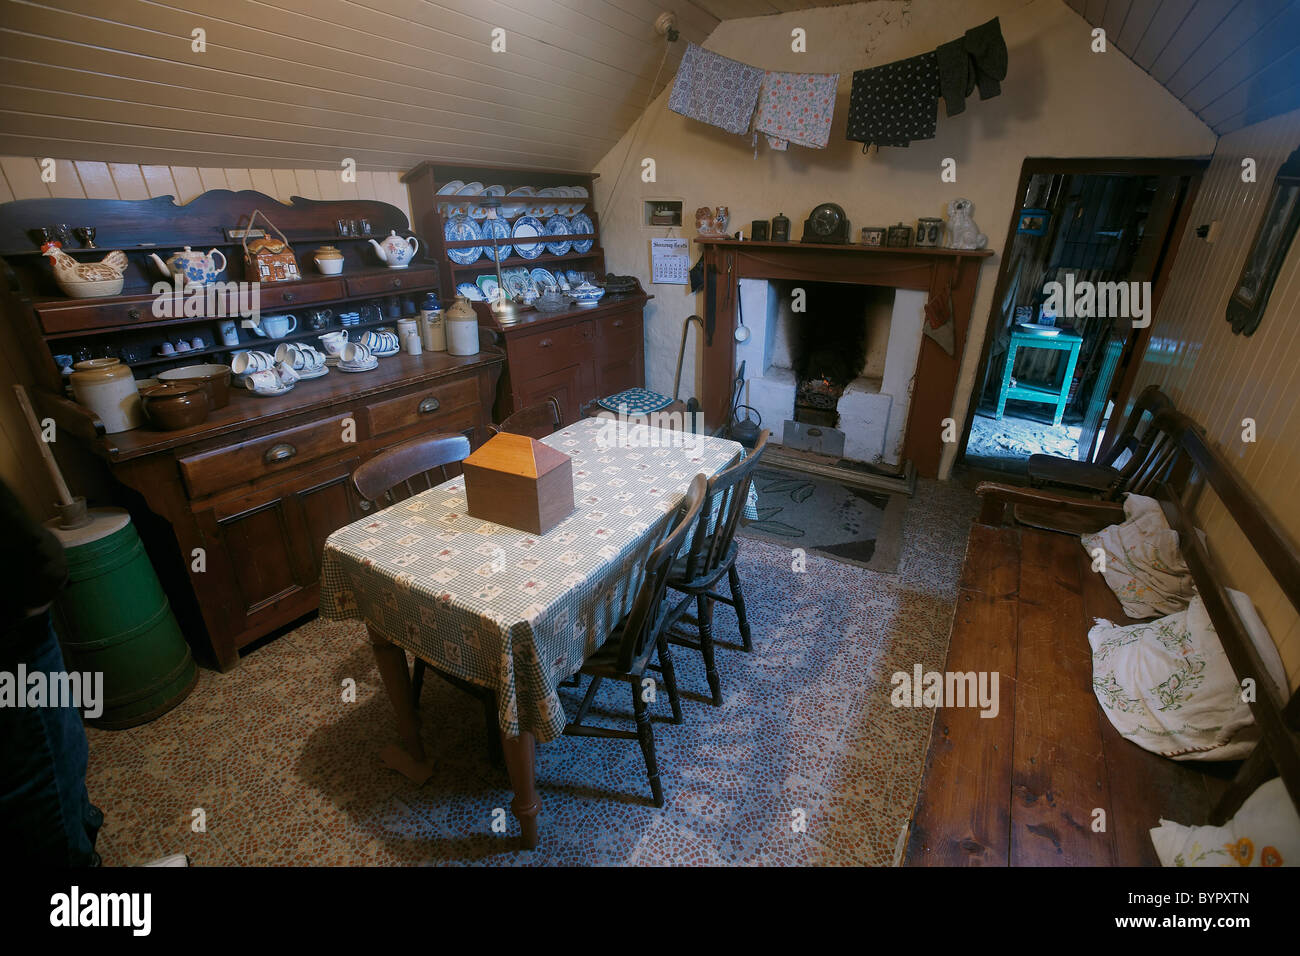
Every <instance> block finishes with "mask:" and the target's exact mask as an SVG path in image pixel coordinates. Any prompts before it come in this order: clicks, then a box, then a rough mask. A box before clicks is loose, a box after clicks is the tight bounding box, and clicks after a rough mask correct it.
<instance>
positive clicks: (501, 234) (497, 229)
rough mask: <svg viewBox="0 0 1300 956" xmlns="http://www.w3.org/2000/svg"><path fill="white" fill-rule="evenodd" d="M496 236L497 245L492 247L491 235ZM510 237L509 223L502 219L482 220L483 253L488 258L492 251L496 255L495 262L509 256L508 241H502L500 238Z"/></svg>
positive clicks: (490, 256)
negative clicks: (494, 247)
mask: <svg viewBox="0 0 1300 956" xmlns="http://www.w3.org/2000/svg"><path fill="white" fill-rule="evenodd" d="M494 234H495V235H496V237H497V247H496V249H495V250H494V249H493V248H492V236H493V235H494ZM509 238H510V225H509V223H507V222H506V221H505V220H504V219H485V220H483V239H484V240H485V241H484V243H483V255H485V256H487V257H488V258H489V259H491V258H492V255H493V253H494V252H495V254H496V255H497V256H498V258H497V260H496V261H497V262H500V261H501V260H502V259H507V258H509V256H510V243H508V242H507V243H502V242H501V241H500V240H502V239H509Z"/></svg>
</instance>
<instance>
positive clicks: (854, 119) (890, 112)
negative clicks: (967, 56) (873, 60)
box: [845, 50, 939, 152]
mask: <svg viewBox="0 0 1300 956" xmlns="http://www.w3.org/2000/svg"><path fill="white" fill-rule="evenodd" d="M938 115H939V58H938V56H937V55H936V53H935V51H934V50H931V51H930V52H929V53H922V54H921V55H920V56H914V57H911V58H910V59H906V60H897V61H895V62H893V63H886V64H885V65H884V66H877V67H872V68H871V69H868V70H858V71H857V72H856V73H854V74H853V89H852V90H851V91H850V93H849V120H848V128H847V130H846V132H845V136H846V138H847V139H850V140H853V141H855V142H859V143H862V144H863V145H864V148H863V151H864V152H865V151H866V149H865V148H866V147H867V146H871V145H875V146H907V145H909V144H910V143H911V142H912V140H914V139H934V132H935V126H936V124H937V122H938Z"/></svg>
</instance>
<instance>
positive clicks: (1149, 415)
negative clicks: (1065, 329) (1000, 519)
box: [1028, 385, 1174, 500]
mask: <svg viewBox="0 0 1300 956" xmlns="http://www.w3.org/2000/svg"><path fill="white" fill-rule="evenodd" d="M1168 411H1174V404H1173V402H1171V401H1170V400H1169V399H1168V398H1167V397H1166V396H1165V394H1164V393H1163V392H1161V391H1160V389H1159V388H1157V387H1156V386H1154V385H1148V386H1147V387H1146V388H1144V389H1143V390H1142V393H1141V394H1140V395H1138V397H1137V401H1135V402H1134V403H1133V411H1132V413H1131V414H1130V415H1129V417H1128V421H1126V422H1125V423H1124V430H1123V431H1121V432H1120V433H1119V435H1117V436H1116V437H1115V440H1114V441H1113V442H1111V444H1110V447H1109V448H1107V449H1106V453H1105V454H1104V455H1102V456H1101V457H1100V458H1099V459H1098V460H1097V461H1076V460H1074V459H1073V458H1060V457H1057V456H1056V455H1030V456H1029V466H1028V467H1029V483H1030V485H1032V486H1033V487H1035V488H1044V487H1060V488H1071V489H1075V490H1077V491H1088V492H1094V493H1096V494H1098V495H1100V496H1101V497H1103V498H1107V499H1110V500H1115V499H1118V498H1119V497H1120V496H1121V495H1122V494H1123V493H1124V492H1125V491H1129V490H1131V489H1129V488H1128V487H1127V485H1128V482H1129V481H1130V480H1131V479H1132V477H1133V475H1134V473H1135V472H1136V471H1137V470H1138V468H1139V467H1140V466H1141V464H1142V461H1143V459H1145V458H1146V456H1147V454H1148V453H1149V452H1150V450H1151V446H1152V445H1153V444H1154V443H1155V442H1157V441H1159V440H1161V439H1165V440H1167V439H1168V435H1167V433H1164V434H1162V433H1161V431H1160V430H1159V429H1158V428H1157V427H1156V421H1157V419H1159V417H1160V416H1161V415H1162V414H1163V413H1165V412H1168ZM1144 422H1145V423H1146V425H1147V427H1146V429H1145V431H1143V433H1142V435H1141V437H1139V436H1138V434H1137V432H1138V427H1139V426H1140V425H1142V424H1143V423H1144ZM1126 451H1127V452H1129V458H1128V461H1127V462H1125V464H1124V466H1123V467H1122V468H1116V467H1115V462H1116V461H1118V460H1119V457H1120V455H1122V454H1123V453H1124V452H1126Z"/></svg>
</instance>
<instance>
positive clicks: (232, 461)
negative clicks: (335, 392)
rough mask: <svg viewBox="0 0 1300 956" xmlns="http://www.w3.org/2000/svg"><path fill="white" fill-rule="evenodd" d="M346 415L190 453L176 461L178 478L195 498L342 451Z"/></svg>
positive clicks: (344, 447) (349, 414)
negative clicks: (179, 474)
mask: <svg viewBox="0 0 1300 956" xmlns="http://www.w3.org/2000/svg"><path fill="white" fill-rule="evenodd" d="M349 418H352V413H351V412H340V413H339V414H337V415H334V416H332V417H330V418H325V419H321V420H320V421H315V422H308V423H307V424H305V425H299V426H298V427H297V428H286V429H285V430H284V431H278V432H272V433H271V434H269V435H263V436H262V437H261V438H250V439H249V440H248V441H243V442H239V443H238V444H235V445H226V446H224V447H222V448H213V449H210V450H208V451H204V452H199V453H198V454H195V455H190V456H189V457H187V458H182V459H180V461H179V462H178V464H179V465H180V469H181V477H182V478H184V479H185V487H186V488H187V489H188V491H189V494H190V497H191V498H199V497H202V496H203V495H209V494H212V493H213V492H215V491H220V490H221V489H223V488H229V487H231V486H232V485H237V484H241V483H243V482H249V481H256V480H257V479H259V478H265V477H266V476H268V475H273V474H276V473H277V472H283V471H291V470H293V469H295V468H297V467H298V466H299V465H301V464H302V463H303V462H308V461H314V460H315V459H317V458H324V457H325V456H326V455H330V454H334V453H336V452H340V451H343V450H345V449H346V448H347V447H348V446H347V445H346V444H345V443H344V441H343V435H344V432H343V428H344V422H345V420H346V419H349ZM354 427H355V425H354ZM357 437H358V438H359V437H360V436H357Z"/></svg>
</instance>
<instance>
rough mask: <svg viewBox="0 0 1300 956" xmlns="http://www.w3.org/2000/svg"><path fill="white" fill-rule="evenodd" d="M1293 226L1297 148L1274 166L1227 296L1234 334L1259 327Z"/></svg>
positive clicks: (1297, 208)
mask: <svg viewBox="0 0 1300 956" xmlns="http://www.w3.org/2000/svg"><path fill="white" fill-rule="evenodd" d="M1297 227H1300V148H1298V149H1296V150H1295V152H1293V153H1292V154H1291V155H1290V156H1289V157H1287V161H1286V162H1285V163H1283V164H1282V168H1281V169H1279V170H1278V173H1277V179H1276V181H1275V182H1274V183H1273V191H1272V192H1271V193H1270V194H1269V197H1268V204H1267V205H1266V206H1265V207H1264V215H1263V217H1262V218H1261V219H1260V222H1259V229H1258V230H1257V231H1256V233H1255V240H1254V242H1252V243H1251V244H1250V252H1249V253H1248V254H1247V256H1246V263H1245V265H1243V266H1242V267H1241V277H1240V278H1239V279H1238V280H1237V285H1236V288H1235V289H1234V291H1233V293H1232V296H1231V298H1229V299H1228V311H1227V316H1226V318H1227V320H1228V322H1230V323H1231V324H1232V331H1233V332H1234V333H1235V334H1237V335H1251V334H1253V333H1254V331H1255V329H1257V328H1259V323H1260V320H1261V319H1263V317H1264V310H1265V309H1266V308H1267V307H1268V297H1269V295H1270V294H1271V293H1272V291H1273V283H1274V282H1276V281H1277V273H1278V270H1279V269H1281V268H1282V262H1283V260H1285V259H1286V254H1287V251H1288V250H1289V249H1290V248H1291V241H1292V240H1293V239H1294V238H1295V234H1296V228H1297Z"/></svg>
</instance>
